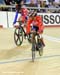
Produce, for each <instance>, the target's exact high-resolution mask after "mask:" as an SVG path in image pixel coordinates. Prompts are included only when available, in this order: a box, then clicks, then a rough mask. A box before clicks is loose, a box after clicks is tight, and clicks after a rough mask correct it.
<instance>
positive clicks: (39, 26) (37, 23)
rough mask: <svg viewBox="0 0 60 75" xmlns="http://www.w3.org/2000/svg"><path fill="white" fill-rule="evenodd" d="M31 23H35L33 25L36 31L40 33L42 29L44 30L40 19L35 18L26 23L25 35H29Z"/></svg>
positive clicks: (38, 17)
mask: <svg viewBox="0 0 60 75" xmlns="http://www.w3.org/2000/svg"><path fill="white" fill-rule="evenodd" d="M33 22H34V23H35V24H33V25H35V26H37V27H38V28H39V30H38V31H39V32H40V33H41V31H43V29H44V26H43V21H42V17H41V16H36V17H35V19H34V20H33V19H31V18H30V19H29V20H28V22H27V26H26V31H27V34H28V33H30V28H31V24H32V23H33Z"/></svg>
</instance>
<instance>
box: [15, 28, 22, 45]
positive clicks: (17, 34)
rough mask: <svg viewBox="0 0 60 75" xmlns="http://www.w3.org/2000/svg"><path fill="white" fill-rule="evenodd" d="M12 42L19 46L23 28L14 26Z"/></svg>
mask: <svg viewBox="0 0 60 75" xmlns="http://www.w3.org/2000/svg"><path fill="white" fill-rule="evenodd" d="M14 42H15V44H16V45H17V46H20V45H21V44H22V42H23V30H22V28H16V29H15V31H14Z"/></svg>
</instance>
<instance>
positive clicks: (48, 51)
mask: <svg viewBox="0 0 60 75" xmlns="http://www.w3.org/2000/svg"><path fill="white" fill-rule="evenodd" d="M13 35H14V29H0V75H60V39H59V38H60V28H58V27H57V28H45V30H44V40H45V44H46V46H45V48H44V53H43V56H42V57H40V56H39V55H38V52H37V53H36V59H35V62H34V63H33V62H31V44H29V43H28V41H27V40H24V42H23V44H22V46H20V47H17V46H16V45H15V43H14V38H13ZM57 38H58V39H57Z"/></svg>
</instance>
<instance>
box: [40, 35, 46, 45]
mask: <svg viewBox="0 0 60 75" xmlns="http://www.w3.org/2000/svg"><path fill="white" fill-rule="evenodd" d="M39 37H40V41H41V42H42V44H43V46H45V43H44V39H43V36H42V34H39Z"/></svg>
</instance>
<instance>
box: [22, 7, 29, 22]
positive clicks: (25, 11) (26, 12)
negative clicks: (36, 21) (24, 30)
mask: <svg viewBox="0 0 60 75" xmlns="http://www.w3.org/2000/svg"><path fill="white" fill-rule="evenodd" d="M21 15H22V22H24V21H25V20H26V19H27V16H28V10H27V8H22V9H21Z"/></svg>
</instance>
